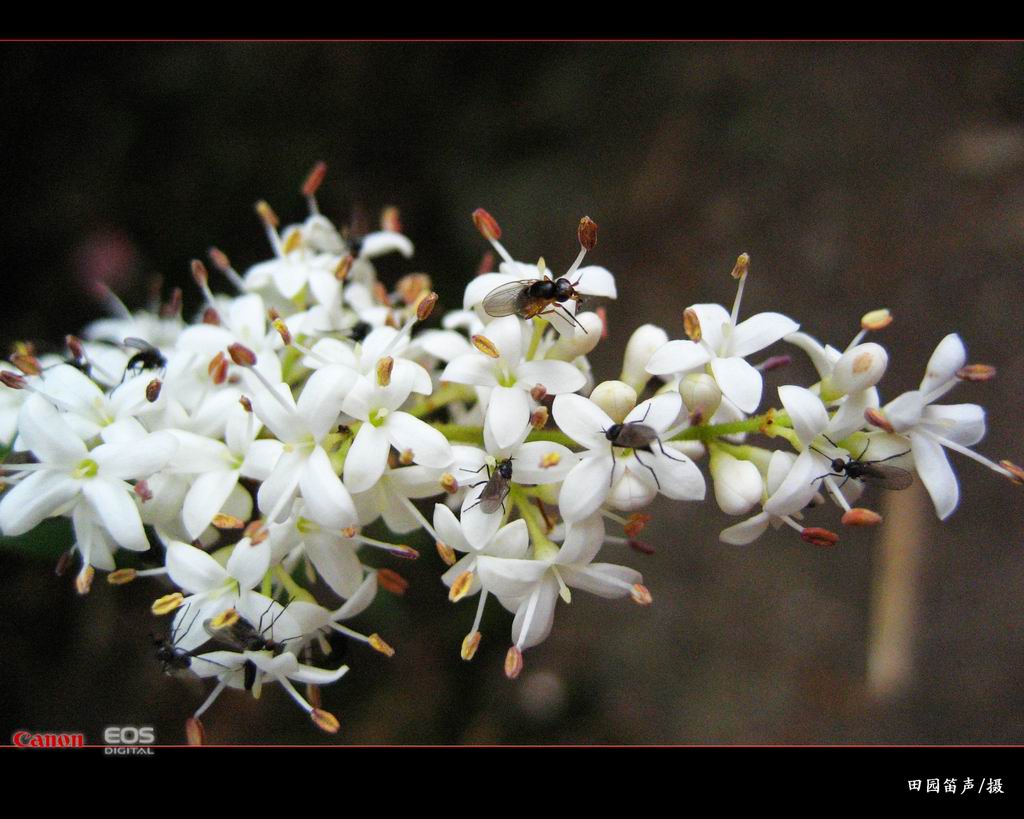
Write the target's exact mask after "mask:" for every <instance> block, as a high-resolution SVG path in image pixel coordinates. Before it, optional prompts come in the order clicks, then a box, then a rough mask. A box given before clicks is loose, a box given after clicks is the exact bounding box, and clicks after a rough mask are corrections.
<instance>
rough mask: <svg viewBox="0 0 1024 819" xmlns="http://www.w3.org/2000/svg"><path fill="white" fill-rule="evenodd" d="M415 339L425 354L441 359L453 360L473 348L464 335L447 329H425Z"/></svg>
mask: <svg viewBox="0 0 1024 819" xmlns="http://www.w3.org/2000/svg"><path fill="white" fill-rule="evenodd" d="M415 341H416V344H418V345H419V347H420V348H421V349H422V350H423V351H424V352H425V353H426V354H427V355H430V356H433V357H434V358H438V359H440V360H441V361H453V360H455V359H456V358H458V357H459V356H461V355H465V354H466V353H469V352H472V350H473V348H472V346H471V345H470V343H469V342H468V341H466V337H465V336H463V335H461V334H459V333H456V332H453V331H449V330H427V331H425V332H423V333H420V334H419V335H418V336H416V339H415Z"/></svg>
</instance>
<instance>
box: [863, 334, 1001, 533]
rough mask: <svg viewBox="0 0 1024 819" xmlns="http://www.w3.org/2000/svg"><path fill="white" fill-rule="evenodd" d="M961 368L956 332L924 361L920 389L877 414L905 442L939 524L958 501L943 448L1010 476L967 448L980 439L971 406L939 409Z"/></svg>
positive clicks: (979, 419) (979, 414) (979, 420)
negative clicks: (929, 496)
mask: <svg viewBox="0 0 1024 819" xmlns="http://www.w3.org/2000/svg"><path fill="white" fill-rule="evenodd" d="M966 363H967V350H966V349H965V348H964V344H963V341H962V340H961V339H960V336H958V335H957V334H956V333H951V334H950V335H948V336H946V337H945V338H943V339H942V341H940V342H939V345H938V346H937V347H936V348H935V352H934V353H932V357H931V358H930V359H929V360H928V366H927V368H926V370H925V374H924V378H923V379H922V380H921V386H920V387H919V388H918V389H916V390H913V391H911V392H905V393H903V395H901V396H899V397H898V398H896V399H894V400H892V401H890V402H889V403H888V404H886V405H885V407H884V408H883V409H882V414H883V415H884V417H885V419H886V420H887V421H888V422H889V424H890V425H891V426H892V429H893V430H894V431H895V432H897V433H899V434H901V435H904V436H906V437H907V439H909V441H910V450H911V453H912V455H913V458H914V468H915V469H916V470H917V474H918V475H920V476H921V482H922V483H923V484H924V485H925V488H926V489H927V490H928V494H929V495H931V498H932V503H934V504H935V513H936V514H937V515H938V516H939V519H940V520H945V519H946V518H948V517H949V516H950V515H951V514H952V513H953V510H954V509H956V506H957V503H958V502H959V500H960V486H959V484H958V483H957V479H956V474H955V473H954V472H953V468H952V466H950V463H949V459H948V458H947V457H946V453H945V452H944V451H943V448H946V449H951V450H953V451H955V452H959V453H961V454H962V455H966V456H967V457H968V458H972V459H974V460H976V461H978V462H979V463H981V464H984V465H985V466H987V467H988V468H989V469H992V470H993V471H995V472H999V473H1000V474H1002V475H1006V476H1008V477H1010V476H1011V475H1010V473H1009V472H1008V471H1007V470H1005V469H1003V468H1002V467H1000V466H998V465H997V464H995V463H993V462H992V461H990V460H989V459H988V458H985V457H984V456H982V455H979V454H978V453H976V452H974V451H973V450H971V449H969V447H971V446H973V445H974V444H976V443H978V441H980V440H981V439H982V438H983V437H984V436H985V411H984V410H983V409H982V408H981V407H979V406H978V405H977V404H939V405H936V404H934V403H933V402H935V401H937V400H938V399H939V398H941V397H942V396H943V395H945V394H946V393H947V392H949V391H950V390H951V389H953V387H955V386H956V385H957V383H959V379H958V378H957V370H959V369H961V368H962V367H963V366H964V365H965V364H966Z"/></svg>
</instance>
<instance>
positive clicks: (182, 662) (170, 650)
mask: <svg viewBox="0 0 1024 819" xmlns="http://www.w3.org/2000/svg"><path fill="white" fill-rule="evenodd" d="M199 614H200V612H198V611H197V612H196V613H195V615H194V616H193V617H192V620H191V622H189V624H188V626H187V627H186V626H185V621H184V620H181V621H180V622H179V623H178V625H177V626H176V627H175V628H174V629H172V630H171V636H170V638H168V639H165V638H163V637H153V645H154V647H155V648H156V655H155V656H156V659H157V661H158V662H159V663H160V668H161V670H162V671H163V672H164V674H170V675H173V674H174V673H175V672H177V671H184V670H186V669H187V668H190V667H191V666H192V652H191V651H186V650H185V649H183V648H179V647H178V640H179V638H180V637H181V635H183V634H188V632H189V631H190V630H191V628H192V626H193V625H194V624H195V621H196V617H198V616H199Z"/></svg>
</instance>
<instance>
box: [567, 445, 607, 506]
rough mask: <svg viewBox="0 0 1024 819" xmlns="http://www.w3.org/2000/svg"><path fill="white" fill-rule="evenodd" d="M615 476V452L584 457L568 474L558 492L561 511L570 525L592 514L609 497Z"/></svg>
mask: <svg viewBox="0 0 1024 819" xmlns="http://www.w3.org/2000/svg"><path fill="white" fill-rule="evenodd" d="M611 474H612V455H611V451H609V452H608V453H607V454H597V455H592V456H590V457H584V458H583V459H582V460H581V461H580V462H579V463H578V464H576V466H574V467H573V468H572V471H571V472H570V473H569V474H568V475H566V477H565V482H564V483H563V484H562V490H561V492H559V493H558V508H559V510H560V511H561V513H562V517H563V518H565V520H566V521H567V522H569V523H574V522H576V521H578V520H583V518H585V517H587V516H589V515H592V514H593V513H594V512H596V511H597V510H598V509H599V508H600V507H601V504H602V503H604V499H605V498H606V497H608V491H609V489H610V488H611V487H610V486H609V482H610V481H609V479H610V478H611Z"/></svg>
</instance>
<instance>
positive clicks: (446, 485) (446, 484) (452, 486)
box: [441, 472, 459, 495]
mask: <svg viewBox="0 0 1024 819" xmlns="http://www.w3.org/2000/svg"><path fill="white" fill-rule="evenodd" d="M441 488H442V489H443V490H444V491H445V492H447V493H448V494H449V495H454V494H455V493H456V492H458V491H459V481H458V479H457V478H456V477H455V476H454V475H453V474H452V473H451V472H445V473H444V474H443V475H442V476H441Z"/></svg>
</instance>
